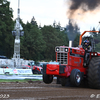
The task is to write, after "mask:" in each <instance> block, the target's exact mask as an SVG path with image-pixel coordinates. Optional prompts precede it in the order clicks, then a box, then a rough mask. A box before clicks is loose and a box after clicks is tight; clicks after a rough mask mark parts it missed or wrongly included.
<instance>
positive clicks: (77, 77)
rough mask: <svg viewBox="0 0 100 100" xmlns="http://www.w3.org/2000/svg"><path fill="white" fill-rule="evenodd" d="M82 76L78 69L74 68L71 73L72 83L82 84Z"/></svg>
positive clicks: (74, 84)
mask: <svg viewBox="0 0 100 100" xmlns="http://www.w3.org/2000/svg"><path fill="white" fill-rule="evenodd" d="M81 80H82V76H81V72H80V70H78V69H73V70H72V71H71V75H70V83H71V85H72V86H79V85H80V84H81Z"/></svg>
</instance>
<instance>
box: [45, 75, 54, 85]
mask: <svg viewBox="0 0 100 100" xmlns="http://www.w3.org/2000/svg"><path fill="white" fill-rule="evenodd" d="M52 81H53V76H52V75H47V74H43V82H44V83H46V84H49V83H51V82H52Z"/></svg>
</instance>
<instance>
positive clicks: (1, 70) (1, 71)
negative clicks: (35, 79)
mask: <svg viewBox="0 0 100 100" xmlns="http://www.w3.org/2000/svg"><path fill="white" fill-rule="evenodd" d="M0 74H24V75H25V74H33V73H32V70H31V69H12V68H0Z"/></svg>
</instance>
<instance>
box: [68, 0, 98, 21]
mask: <svg viewBox="0 0 100 100" xmlns="http://www.w3.org/2000/svg"><path fill="white" fill-rule="evenodd" d="M67 3H68V5H69V9H68V12H67V15H68V18H71V19H72V18H73V17H74V16H75V14H74V13H76V12H77V11H78V10H79V9H80V11H81V13H86V12H88V11H89V12H92V11H94V10H95V9H97V8H98V7H99V6H100V0H67ZM96 13H97V12H96ZM78 14H80V12H79V13H78Z"/></svg>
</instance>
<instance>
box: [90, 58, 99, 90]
mask: <svg viewBox="0 0 100 100" xmlns="http://www.w3.org/2000/svg"><path fill="white" fill-rule="evenodd" d="M88 67H89V68H88V85H89V87H90V88H96V89H100V57H93V58H92V59H91V61H90V63H89V66H88Z"/></svg>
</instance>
